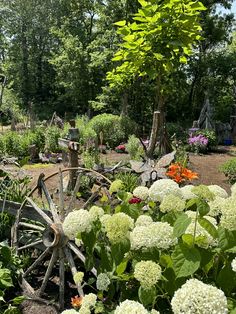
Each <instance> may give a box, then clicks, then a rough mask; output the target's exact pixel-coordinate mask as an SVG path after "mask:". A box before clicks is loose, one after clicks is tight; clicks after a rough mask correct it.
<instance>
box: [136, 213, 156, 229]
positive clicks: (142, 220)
mask: <svg viewBox="0 0 236 314" xmlns="http://www.w3.org/2000/svg"><path fill="white" fill-rule="evenodd" d="M152 223H153V220H152V217H150V216H147V215H140V216H139V217H138V218H137V220H136V222H135V226H149V225H151V224H152Z"/></svg>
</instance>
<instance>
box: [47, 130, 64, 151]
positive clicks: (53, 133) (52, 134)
mask: <svg viewBox="0 0 236 314" xmlns="http://www.w3.org/2000/svg"><path fill="white" fill-rule="evenodd" d="M60 134H61V130H60V129H59V128H58V127H56V126H51V127H47V129H46V130H45V150H46V151H47V152H53V153H57V152H59V151H60V150H61V149H60V148H59V145H58V139H59V137H60Z"/></svg>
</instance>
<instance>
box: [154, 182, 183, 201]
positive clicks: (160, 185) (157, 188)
mask: <svg viewBox="0 0 236 314" xmlns="http://www.w3.org/2000/svg"><path fill="white" fill-rule="evenodd" d="M168 194H173V195H176V196H180V197H181V196H182V193H181V190H180V187H179V186H178V184H177V183H176V182H174V181H173V180H171V179H161V180H158V181H155V182H154V183H153V184H152V185H151V187H150V188H149V197H150V199H151V200H152V201H154V202H161V201H162V200H163V198H164V196H165V195H168Z"/></svg>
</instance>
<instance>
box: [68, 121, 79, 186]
mask: <svg viewBox="0 0 236 314" xmlns="http://www.w3.org/2000/svg"><path fill="white" fill-rule="evenodd" d="M70 126H71V128H70V129H69V134H68V137H69V140H70V141H71V144H69V165H70V167H71V168H77V167H78V166H79V162H78V151H77V149H76V148H75V147H74V146H73V144H72V143H73V141H77V140H78V137H79V129H78V128H76V127H75V120H70ZM76 175H77V170H71V171H70V180H69V188H70V190H73V189H74V187H75V184H76Z"/></svg>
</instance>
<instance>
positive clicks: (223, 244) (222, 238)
mask: <svg viewBox="0 0 236 314" xmlns="http://www.w3.org/2000/svg"><path fill="white" fill-rule="evenodd" d="M217 233H218V239H219V247H220V248H221V249H222V250H223V251H225V250H228V249H231V248H233V247H234V246H236V231H229V230H227V229H225V228H223V227H221V226H219V227H218V229H217Z"/></svg>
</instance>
